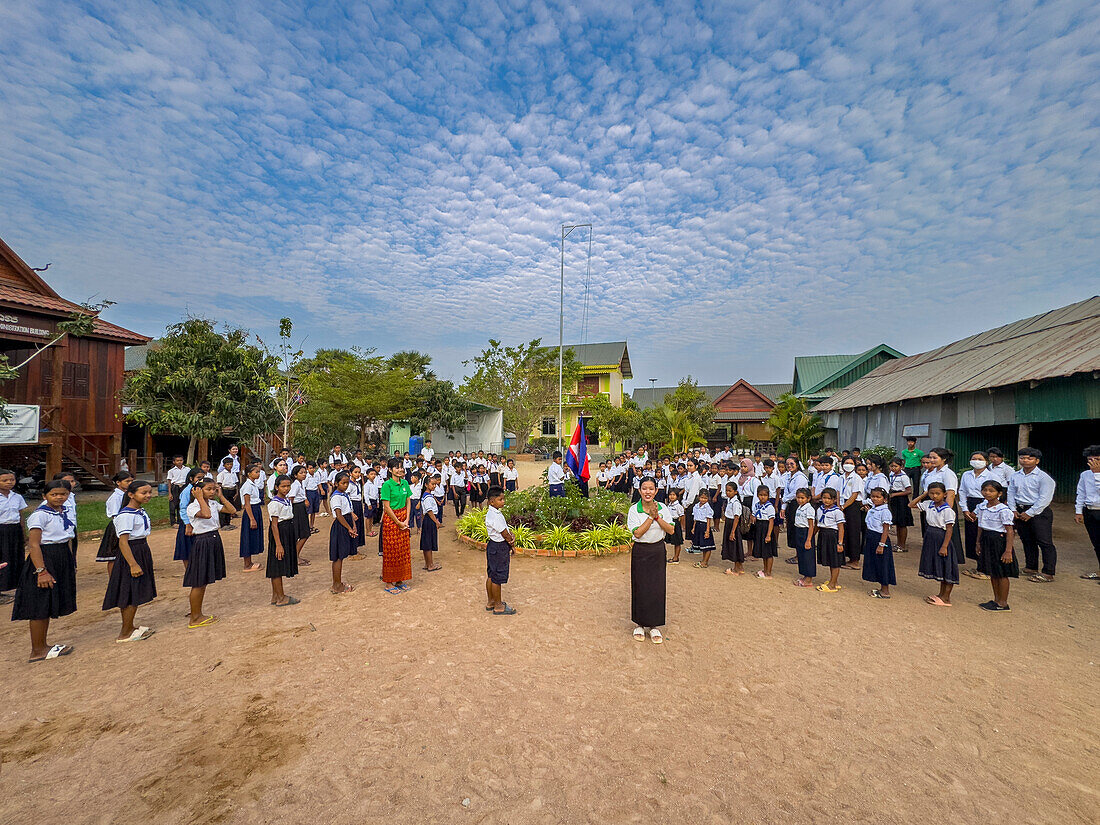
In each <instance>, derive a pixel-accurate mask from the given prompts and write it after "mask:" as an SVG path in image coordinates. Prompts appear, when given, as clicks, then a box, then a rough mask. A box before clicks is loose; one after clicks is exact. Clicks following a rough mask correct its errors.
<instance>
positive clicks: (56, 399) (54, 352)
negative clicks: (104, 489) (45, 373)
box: [46, 344, 65, 481]
mask: <svg viewBox="0 0 1100 825" xmlns="http://www.w3.org/2000/svg"><path fill="white" fill-rule="evenodd" d="M49 357H50V361H51V367H52V368H53V377H52V379H51V380H50V406H51V407H53V414H52V417H51V420H50V426H51V429H53V430H54V433H53V436H52V438H50V439H49V440H48V441H47V446H46V480H47V481H49V480H50V479H51V478H53V477H54V476H55V475H56V474H57V473H60V472H61V458H62V455H63V450H62V448H61V445H62V442H63V441H64V440H65V436H64V435H62V434H61V433H60V432H58V430H59V429H60V428H61V427H62V426H64V424H65V422H64V421H62V420H61V373H62V371H63V370H64V366H65V349H64V347H62V345H61V344H54V346H53V347H52V348H51V350H50V354H49Z"/></svg>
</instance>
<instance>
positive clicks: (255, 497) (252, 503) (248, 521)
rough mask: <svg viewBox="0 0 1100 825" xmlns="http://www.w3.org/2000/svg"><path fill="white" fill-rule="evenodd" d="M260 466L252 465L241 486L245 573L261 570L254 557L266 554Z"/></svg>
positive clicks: (246, 472)
mask: <svg viewBox="0 0 1100 825" xmlns="http://www.w3.org/2000/svg"><path fill="white" fill-rule="evenodd" d="M259 479H260V465H259V464H250V465H249V466H248V469H246V470H245V476H244V483H243V484H241V489H240V494H241V512H242V513H243V515H242V516H241V559H242V560H243V561H244V572H245V573H255V572H256V571H257V570H259V569H260V564H259V562H253V561H252V557H253V556H259V555H262V554H263V552H264V519H263V498H264V497H263V492H262V491H261V489H260V484H259Z"/></svg>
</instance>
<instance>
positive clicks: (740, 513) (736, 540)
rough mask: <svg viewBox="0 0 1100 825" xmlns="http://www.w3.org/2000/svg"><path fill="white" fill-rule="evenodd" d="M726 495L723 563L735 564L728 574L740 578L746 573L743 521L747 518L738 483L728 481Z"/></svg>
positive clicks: (728, 569) (727, 571) (728, 570)
mask: <svg viewBox="0 0 1100 825" xmlns="http://www.w3.org/2000/svg"><path fill="white" fill-rule="evenodd" d="M723 492H724V493H725V502H726V504H725V508H724V512H723V515H724V516H725V519H726V521H725V524H724V525H723V527H722V561H728V562H733V567H732V568H727V569H726V571H725V572H726V573H728V574H729V575H731V576H740V575H742V574H743V573H744V572H745V545H744V544H743V543H742V541H741V520H742V519H744V518H747V517H748V516H746V515H745V512H744V506H743V505H742V504H741V496H740V494H739V492H738V490H737V483H736V482H734V481H727V482H726V486H725V488H724V489H723Z"/></svg>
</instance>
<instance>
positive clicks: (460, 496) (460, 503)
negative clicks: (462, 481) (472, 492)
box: [451, 485, 466, 516]
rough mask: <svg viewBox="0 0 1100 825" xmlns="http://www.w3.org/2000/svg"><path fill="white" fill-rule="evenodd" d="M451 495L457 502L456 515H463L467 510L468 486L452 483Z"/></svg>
mask: <svg viewBox="0 0 1100 825" xmlns="http://www.w3.org/2000/svg"><path fill="white" fill-rule="evenodd" d="M451 496H452V499H453V501H454V503H455V515H456V516H461V515H462V514H463V513H465V512H466V488H465V487H459V486H457V485H452V487H451Z"/></svg>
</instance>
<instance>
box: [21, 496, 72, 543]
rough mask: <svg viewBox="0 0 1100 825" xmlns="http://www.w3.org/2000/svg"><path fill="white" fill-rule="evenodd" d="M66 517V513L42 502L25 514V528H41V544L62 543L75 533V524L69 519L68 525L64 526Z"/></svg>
mask: <svg viewBox="0 0 1100 825" xmlns="http://www.w3.org/2000/svg"><path fill="white" fill-rule="evenodd" d="M67 517H68V514H66V513H64V512H58V511H57V510H55V509H53V508H52V507H50V506H49V505H48V504H43V505H41V506H40V507H39V508H38V509H37V510H35V511H34V512H33V513H31V514H30V515H29V516H27V529H28V530H41V531H42V540H41V541H42V544H64V543H65V542H67V541H69V540H70V539H72V538H73V536H75V535H76V525H75V524H73V523H72V521H71V520H70V522H69V525H70V526H68V527H66V526H65V518H67Z"/></svg>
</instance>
